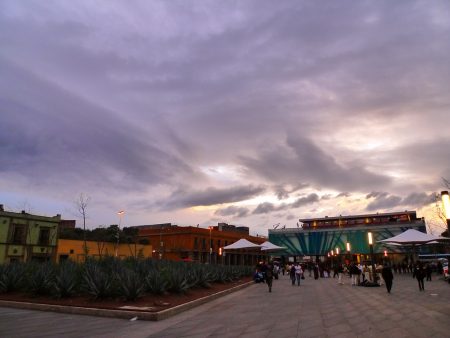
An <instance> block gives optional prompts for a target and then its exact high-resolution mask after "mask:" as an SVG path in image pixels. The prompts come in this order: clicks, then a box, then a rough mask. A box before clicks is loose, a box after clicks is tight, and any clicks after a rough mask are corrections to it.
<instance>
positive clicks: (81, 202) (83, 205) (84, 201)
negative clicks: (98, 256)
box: [75, 193, 91, 258]
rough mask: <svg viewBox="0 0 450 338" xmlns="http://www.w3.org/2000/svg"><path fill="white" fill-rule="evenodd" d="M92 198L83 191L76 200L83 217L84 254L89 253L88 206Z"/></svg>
mask: <svg viewBox="0 0 450 338" xmlns="http://www.w3.org/2000/svg"><path fill="white" fill-rule="evenodd" d="M90 200H91V198H90V197H89V196H86V195H84V194H83V193H81V194H80V196H78V198H77V200H76V201H75V206H76V209H77V212H78V214H79V215H80V216H81V217H82V218H83V241H84V248H83V251H84V256H85V258H86V256H87V255H88V247H87V244H86V218H87V208H88V205H89V202H90Z"/></svg>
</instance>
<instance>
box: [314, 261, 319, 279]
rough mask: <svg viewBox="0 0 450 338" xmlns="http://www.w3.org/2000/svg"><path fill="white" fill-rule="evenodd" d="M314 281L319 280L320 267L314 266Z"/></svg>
mask: <svg viewBox="0 0 450 338" xmlns="http://www.w3.org/2000/svg"><path fill="white" fill-rule="evenodd" d="M314 279H319V265H317V264H316V265H314Z"/></svg>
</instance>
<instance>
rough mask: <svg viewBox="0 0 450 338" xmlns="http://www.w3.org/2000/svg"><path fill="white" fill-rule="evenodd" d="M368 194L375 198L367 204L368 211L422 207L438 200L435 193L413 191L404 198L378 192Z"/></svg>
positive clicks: (370, 197)
mask: <svg viewBox="0 0 450 338" xmlns="http://www.w3.org/2000/svg"><path fill="white" fill-rule="evenodd" d="M367 196H369V197H367V198H368V199H374V200H373V201H371V202H370V203H369V204H368V205H367V208H366V210H368V211H374V210H383V209H393V208H395V207H399V206H402V207H403V206H404V207H412V208H421V207H423V206H426V205H429V204H431V203H434V202H435V201H436V198H435V194H434V193H431V194H427V193H411V194H409V195H407V196H406V197H404V198H402V197H399V196H395V195H390V194H388V193H378V192H377V193H370V194H369V195H367Z"/></svg>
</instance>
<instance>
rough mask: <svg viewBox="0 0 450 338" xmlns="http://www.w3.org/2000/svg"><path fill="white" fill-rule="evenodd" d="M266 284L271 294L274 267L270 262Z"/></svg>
mask: <svg viewBox="0 0 450 338" xmlns="http://www.w3.org/2000/svg"><path fill="white" fill-rule="evenodd" d="M265 270H266V283H267V286H268V287H269V292H272V282H273V265H272V264H271V263H270V262H269V263H268V264H267V265H266V269H265Z"/></svg>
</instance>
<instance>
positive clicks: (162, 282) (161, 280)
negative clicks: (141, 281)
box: [145, 269, 167, 295]
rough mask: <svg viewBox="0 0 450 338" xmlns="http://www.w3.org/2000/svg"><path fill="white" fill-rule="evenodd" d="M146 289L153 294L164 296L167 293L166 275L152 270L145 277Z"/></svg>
mask: <svg viewBox="0 0 450 338" xmlns="http://www.w3.org/2000/svg"><path fill="white" fill-rule="evenodd" d="M145 287H146V289H147V291H148V292H151V293H153V294H157V295H160V294H163V293H164V292H166V291H167V278H166V274H165V273H160V272H159V271H158V270H156V269H155V270H151V271H149V272H148V273H147V276H146V277H145Z"/></svg>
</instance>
